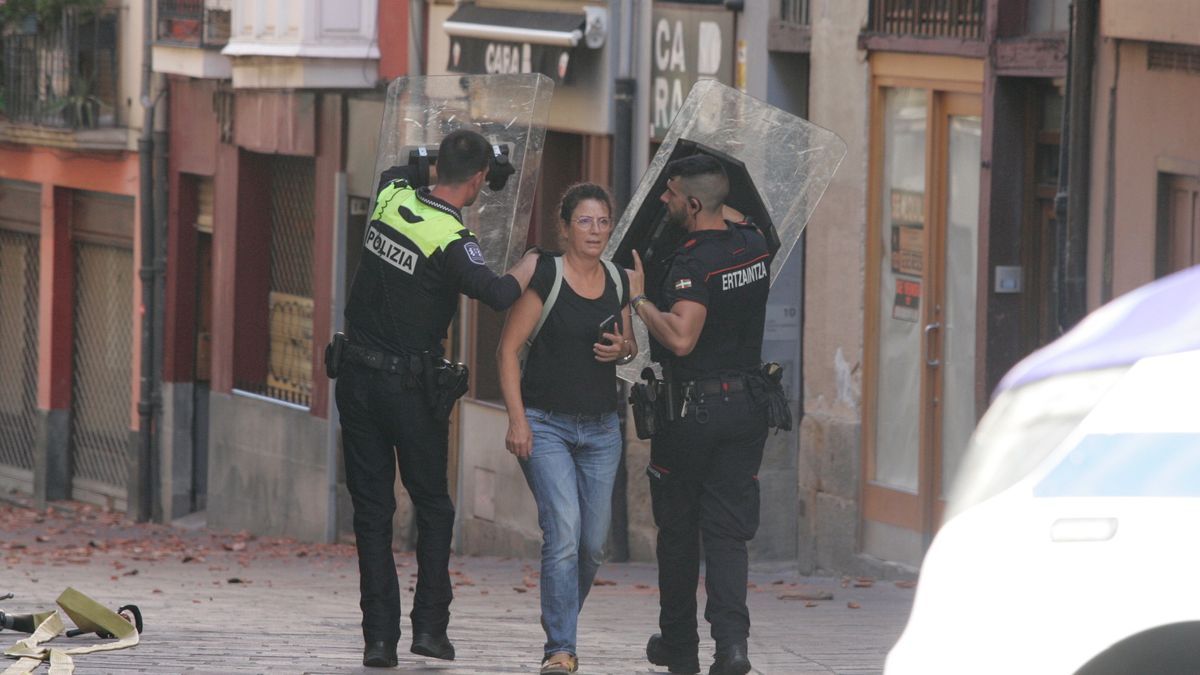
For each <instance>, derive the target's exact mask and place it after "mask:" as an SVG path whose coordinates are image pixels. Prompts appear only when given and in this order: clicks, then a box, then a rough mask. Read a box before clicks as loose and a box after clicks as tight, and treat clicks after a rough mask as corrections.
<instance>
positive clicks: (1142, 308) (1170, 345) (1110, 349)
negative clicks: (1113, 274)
mask: <svg viewBox="0 0 1200 675" xmlns="http://www.w3.org/2000/svg"><path fill="white" fill-rule="evenodd" d="M1197 298H1200V266H1196V267H1192V268H1189V269H1186V270H1183V271H1181V272H1177V273H1175V274H1172V275H1170V276H1167V277H1163V278H1162V279H1159V280H1157V281H1154V282H1152V283H1149V284H1146V285H1145V286H1142V287H1141V288H1138V289H1137V290H1134V291H1131V292H1129V293H1126V294H1125V295H1122V296H1121V297H1119V298H1117V299H1116V300H1113V301H1112V302H1110V303H1108V304H1107V305H1105V306H1103V307H1101V308H1100V309H1098V310H1096V311H1095V312H1092V313H1091V314H1089V315H1088V316H1087V317H1086V318H1085V319H1084V320H1083V321H1081V322H1080V323H1079V325H1078V326H1076V327H1075V328H1074V329H1072V330H1071V331H1070V332H1068V333H1067V334H1066V335H1064V336H1062V337H1061V338H1059V339H1058V340H1056V341H1055V342H1054V343H1052V344H1050V345H1048V346H1046V347H1044V348H1043V349H1040V350H1038V351H1036V352H1034V353H1033V354H1031V355H1029V356H1028V357H1026V358H1025V359H1024V360H1022V361H1021V362H1020V363H1018V364H1017V365H1016V366H1014V367H1013V368H1012V370H1010V371H1009V372H1008V374H1007V375H1005V376H1004V379H1003V380H1001V381H1000V385H999V386H998V387H997V390H996V393H999V392H1001V391H1005V390H1007V389H1013V388H1016V387H1020V386H1022V385H1025V384H1029V383H1031V382H1036V381H1038V380H1043V379H1045V378H1048V377H1052V376H1054V375H1060V374H1065V373H1072V372H1078V371H1081V370H1099V369H1103V368H1113V367H1117V366H1126V365H1129V364H1132V363H1134V362H1136V361H1138V360H1140V359H1143V358H1146V357H1148V356H1157V355H1160V354H1171V353H1175V352H1185V351H1191V350H1194V349H1200V302H1196V299H1197Z"/></svg>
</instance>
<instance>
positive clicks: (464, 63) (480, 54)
mask: <svg viewBox="0 0 1200 675" xmlns="http://www.w3.org/2000/svg"><path fill="white" fill-rule="evenodd" d="M571 65H572V64H571V50H570V49H568V48H564V47H556V46H552V45H538V44H530V43H528V42H496V41H492V40H479V39H473V38H463V37H453V38H451V39H450V62H449V64H447V66H446V69H447V70H449V71H450V72H452V73H477V74H482V75H496V74H501V73H502V74H517V73H541V74H543V75H545V76H547V77H549V78H551V79H553V80H554V81H555V82H560V83H568V82H570V80H571V75H572V68H571Z"/></svg>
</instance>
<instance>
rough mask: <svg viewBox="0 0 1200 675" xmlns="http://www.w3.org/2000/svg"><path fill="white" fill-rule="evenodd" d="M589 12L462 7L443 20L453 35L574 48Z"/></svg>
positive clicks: (448, 32) (581, 36) (447, 29)
mask: <svg viewBox="0 0 1200 675" xmlns="http://www.w3.org/2000/svg"><path fill="white" fill-rule="evenodd" d="M586 18H587V15H586V14H584V13H582V12H580V13H578V14H575V13H569V12H535V11H529V10H516V9H496V8H492V7H477V6H475V5H471V4H465V5H461V6H459V8H458V9H456V10H454V13H453V14H451V15H450V16H449V17H448V18H447V19H446V20H445V21H444V22H443V23H442V28H443V29H445V31H446V34H448V35H449V36H450V37H452V38H468V39H474V40H485V41H491V42H509V43H526V44H531V45H552V46H555V47H562V48H571V47H574V46H576V45H578V44H579V42H580V40H582V39H583V36H584V32H585V29H586V25H585V24H586Z"/></svg>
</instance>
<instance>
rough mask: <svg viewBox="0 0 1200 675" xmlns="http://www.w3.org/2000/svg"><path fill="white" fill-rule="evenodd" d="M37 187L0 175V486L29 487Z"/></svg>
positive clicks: (33, 396)
mask: <svg viewBox="0 0 1200 675" xmlns="http://www.w3.org/2000/svg"><path fill="white" fill-rule="evenodd" d="M40 218H41V188H40V187H39V186H38V185H36V184H33V183H22V182H17V181H7V180H0V317H3V321H0V345H4V349H0V486H3V487H12V486H15V487H17V488H18V489H20V490H21V491H23V492H26V493H32V492H33V445H34V441H35V432H36V429H37V357H38V353H37V352H38V334H37V330H38V325H37V324H38V265H39V257H38V256H39V253H38V242H39V240H38V228H39V226H40Z"/></svg>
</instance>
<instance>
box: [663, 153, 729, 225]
mask: <svg viewBox="0 0 1200 675" xmlns="http://www.w3.org/2000/svg"><path fill="white" fill-rule="evenodd" d="M666 174H667V178H678V179H679V182H680V187H681V188H682V189H683V193H684V194H685V195H687V196H688V197H694V198H696V199H698V200H700V204H701V207H702V208H703V209H704V210H705V211H709V212H714V211H720V210H721V206H722V205H723V204H724V203H725V198H726V197H728V196H729V176H728V175H726V173H725V167H724V166H722V165H721V162H720V161H718V160H717V158H715V157H713V156H711V155H704V154H696V155H691V156H690V157H684V158H682V159H677V160H675V161H673V162H671V163H670V164H668V165H667V170H666Z"/></svg>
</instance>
